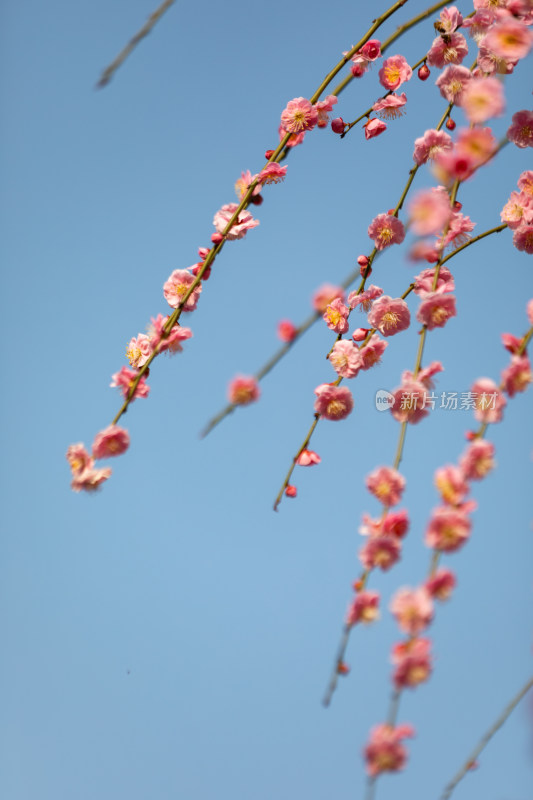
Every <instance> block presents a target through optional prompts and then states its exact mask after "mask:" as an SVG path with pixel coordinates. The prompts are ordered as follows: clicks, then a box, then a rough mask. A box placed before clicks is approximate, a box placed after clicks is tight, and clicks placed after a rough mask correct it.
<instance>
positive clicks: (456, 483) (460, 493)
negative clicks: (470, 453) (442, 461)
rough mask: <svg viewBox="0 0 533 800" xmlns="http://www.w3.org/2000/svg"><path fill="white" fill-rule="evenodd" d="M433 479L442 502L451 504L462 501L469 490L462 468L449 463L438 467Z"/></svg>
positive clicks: (454, 504)
mask: <svg viewBox="0 0 533 800" xmlns="http://www.w3.org/2000/svg"><path fill="white" fill-rule="evenodd" d="M434 481H435V486H436V487H437V490H438V491H439V493H440V496H441V498H442V500H443V502H444V503H448V505H451V506H458V505H459V504H460V503H462V502H463V500H464V499H465V497H466V495H467V494H468V492H469V491H470V488H469V486H468V483H467V482H466V479H465V476H464V473H463V471H462V469H460V468H459V467H455V466H453V465H451V464H449V465H447V466H444V467H439V468H438V469H437V470H436V471H435V479H434Z"/></svg>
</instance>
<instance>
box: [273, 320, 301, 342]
mask: <svg viewBox="0 0 533 800" xmlns="http://www.w3.org/2000/svg"><path fill="white" fill-rule="evenodd" d="M297 336H298V328H297V327H296V325H294V324H293V323H292V322H291V321H290V320H289V319H282V320H281V322H279V323H278V338H279V339H281V341H282V342H293V341H294V340H295V339H296V337H297Z"/></svg>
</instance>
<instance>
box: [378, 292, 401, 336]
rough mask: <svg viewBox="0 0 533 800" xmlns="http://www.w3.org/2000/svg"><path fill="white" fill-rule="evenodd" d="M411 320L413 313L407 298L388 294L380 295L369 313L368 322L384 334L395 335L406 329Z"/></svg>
mask: <svg viewBox="0 0 533 800" xmlns="http://www.w3.org/2000/svg"><path fill="white" fill-rule="evenodd" d="M410 322H411V314H410V313H409V307H408V305H407V303H406V302H405V300H402V299H401V297H396V298H395V299H393V298H392V297H389V296H388V295H386V294H385V295H383V296H382V297H379V298H378V299H377V300H376V301H375V302H374V304H373V306H372V309H371V311H370V313H369V315H368V323H369V325H372V327H373V328H376V329H377V330H378V331H380V333H382V334H383V336H394V335H395V334H397V333H400V332H401V331H404V330H406V328H408V327H409V325H410Z"/></svg>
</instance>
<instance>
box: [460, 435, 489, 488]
mask: <svg viewBox="0 0 533 800" xmlns="http://www.w3.org/2000/svg"><path fill="white" fill-rule="evenodd" d="M459 465H460V467H461V470H462V472H463V474H464V476H465V478H466V479H467V480H469V481H480V480H483V478H485V477H486V476H487V475H488V474H489V472H492V470H493V469H494V466H495V461H494V445H493V444H492V442H487V441H486V440H485V439H474V441H473V442H471V443H470V444H469V445H468V447H467V448H466V450H465V452H464V453H463V455H462V456H461V458H460V459H459Z"/></svg>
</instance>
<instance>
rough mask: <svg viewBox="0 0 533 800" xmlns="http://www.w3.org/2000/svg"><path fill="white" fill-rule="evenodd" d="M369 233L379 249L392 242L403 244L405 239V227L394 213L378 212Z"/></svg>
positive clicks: (388, 245)
mask: <svg viewBox="0 0 533 800" xmlns="http://www.w3.org/2000/svg"><path fill="white" fill-rule="evenodd" d="M368 235H369V236H370V238H371V239H373V240H374V244H375V246H376V247H377V249H378V250H384V249H385V248H386V247H390V246H391V245H392V244H401V243H402V242H403V240H404V239H405V228H404V226H403V224H402V223H401V222H400V220H399V219H398V218H397V217H395V216H394V215H393V214H378V215H377V217H374V219H373V220H372V222H371V223H370V225H369V227H368Z"/></svg>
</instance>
